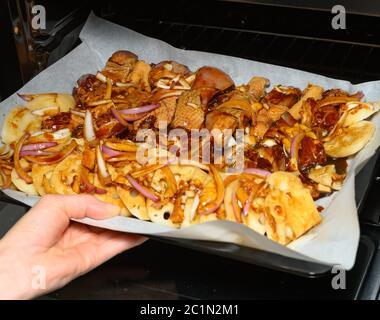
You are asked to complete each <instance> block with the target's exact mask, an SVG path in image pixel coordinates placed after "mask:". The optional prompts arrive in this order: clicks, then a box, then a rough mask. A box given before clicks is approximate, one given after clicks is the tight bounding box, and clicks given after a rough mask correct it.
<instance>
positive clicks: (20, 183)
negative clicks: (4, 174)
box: [11, 169, 38, 196]
mask: <svg viewBox="0 0 380 320" xmlns="http://www.w3.org/2000/svg"><path fill="white" fill-rule="evenodd" d="M11 179H12V182H13V184H14V185H15V186H16V187H17V189H18V190H19V191H22V192H25V193H26V194H28V195H31V196H38V193H37V190H36V188H35V187H34V185H33V183H31V184H28V183H26V182H25V181H24V180H23V179H21V178H20V177H19V175H18V173H17V171H16V169H13V170H12V173H11Z"/></svg>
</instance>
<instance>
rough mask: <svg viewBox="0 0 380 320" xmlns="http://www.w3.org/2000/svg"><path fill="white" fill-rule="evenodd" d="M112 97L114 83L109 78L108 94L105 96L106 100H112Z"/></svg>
mask: <svg viewBox="0 0 380 320" xmlns="http://www.w3.org/2000/svg"><path fill="white" fill-rule="evenodd" d="M111 95H112V81H111V79H109V78H107V89H106V93H105V94H104V100H109V99H111Z"/></svg>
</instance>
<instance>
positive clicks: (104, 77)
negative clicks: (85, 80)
mask: <svg viewBox="0 0 380 320" xmlns="http://www.w3.org/2000/svg"><path fill="white" fill-rule="evenodd" d="M96 79H98V80H99V81H101V82H104V83H106V82H107V77H106V76H105V75H104V74H103V73H101V72H97V73H96Z"/></svg>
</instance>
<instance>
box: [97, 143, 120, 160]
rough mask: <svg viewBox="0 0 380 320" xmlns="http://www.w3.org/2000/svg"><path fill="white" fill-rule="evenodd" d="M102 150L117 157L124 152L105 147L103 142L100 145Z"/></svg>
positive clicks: (110, 155)
mask: <svg viewBox="0 0 380 320" xmlns="http://www.w3.org/2000/svg"><path fill="white" fill-rule="evenodd" d="M102 152H103V153H104V154H106V155H107V156H109V157H112V158H113V157H117V156H121V155H123V154H124V152H120V151H115V150H113V149H111V148H110V147H107V146H106V145H105V144H103V145H102Z"/></svg>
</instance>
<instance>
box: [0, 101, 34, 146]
mask: <svg viewBox="0 0 380 320" xmlns="http://www.w3.org/2000/svg"><path fill="white" fill-rule="evenodd" d="M40 129H41V119H40V118H39V117H36V116H34V115H33V114H32V113H31V112H30V110H29V109H28V108H25V107H16V108H14V109H12V110H11V111H10V112H9V113H8V115H7V117H6V118H5V120H4V125H3V130H2V132H1V138H2V141H3V142H4V143H7V144H10V143H12V142H16V141H18V140H19V139H20V138H21V137H22V136H23V134H24V133H25V132H35V131H39V130H40Z"/></svg>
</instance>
